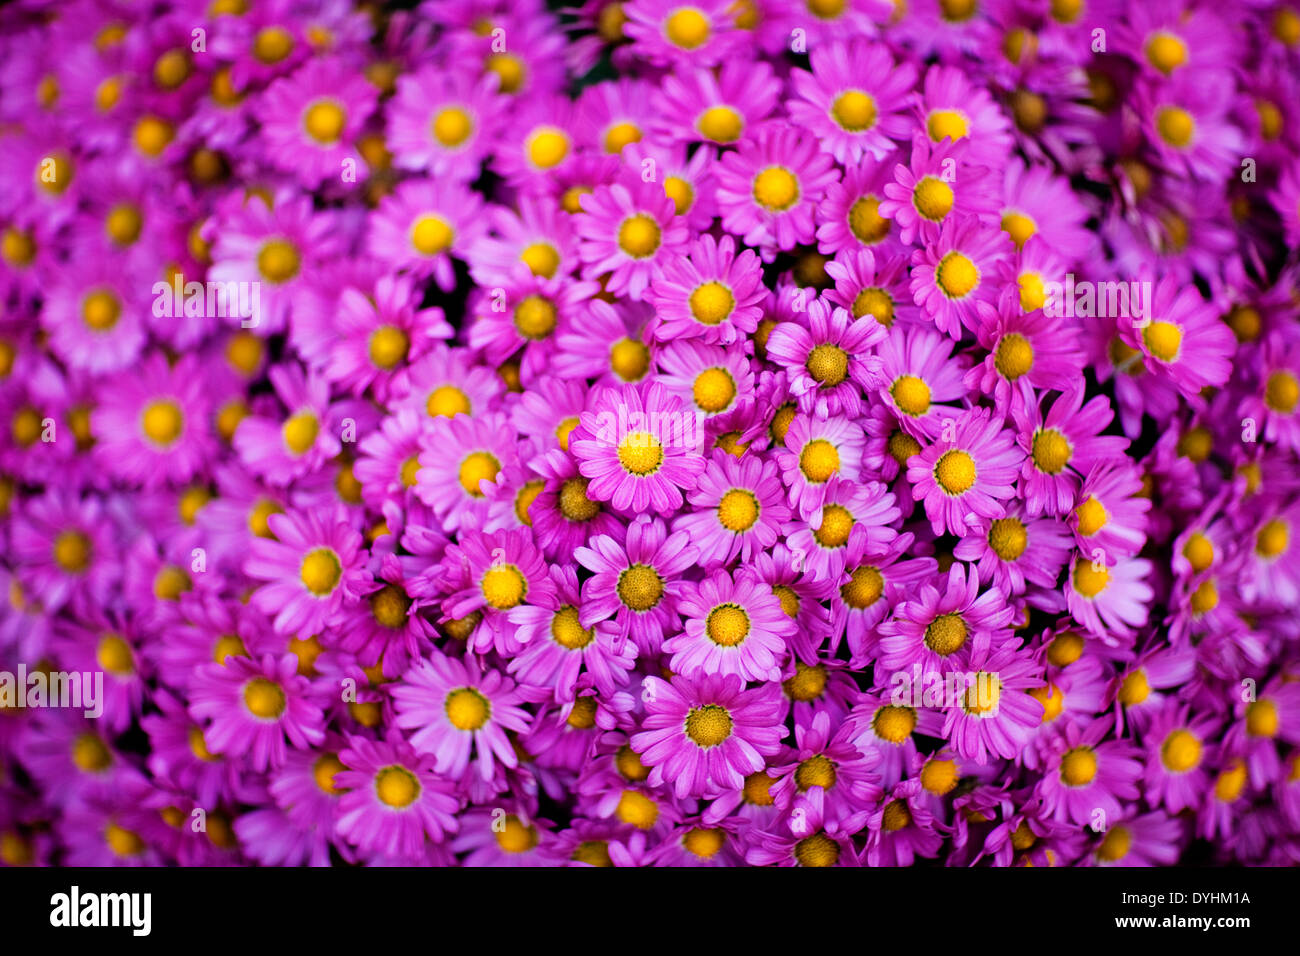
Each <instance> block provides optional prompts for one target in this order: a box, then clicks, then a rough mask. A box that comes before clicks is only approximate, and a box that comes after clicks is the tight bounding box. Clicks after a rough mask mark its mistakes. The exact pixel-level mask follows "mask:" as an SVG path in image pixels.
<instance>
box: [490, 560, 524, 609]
mask: <svg viewBox="0 0 1300 956" xmlns="http://www.w3.org/2000/svg"><path fill="white" fill-rule="evenodd" d="M479 588H480V589H481V590H482V592H483V599H484V600H485V601H487V602H488V604H490V605H491V606H492V607H494V608H497V609H498V610H502V611H504V610H506V609H508V608H512V607H515V606H516V605H518V604H521V603H522V602H523V600H524V596H525V595H526V594H528V581H527V579H526V578H525V577H524V575H523V572H521V571H520V570H519V569H518V568H517V567H515V566H514V565H513V564H498V565H494V566H492V567H490V568H488V569H487V570H486V571H485V572H483V578H482V580H481V581H479Z"/></svg>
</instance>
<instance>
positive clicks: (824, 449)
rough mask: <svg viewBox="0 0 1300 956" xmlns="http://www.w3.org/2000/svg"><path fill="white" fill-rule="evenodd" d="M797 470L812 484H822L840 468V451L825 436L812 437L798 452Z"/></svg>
mask: <svg viewBox="0 0 1300 956" xmlns="http://www.w3.org/2000/svg"><path fill="white" fill-rule="evenodd" d="M799 470H800V471H802V472H803V476H804V478H806V479H807V480H808V481H809V482H810V483H812V484H817V485H820V484H823V483H824V482H827V481H830V480H831V476H832V475H834V474H835V473H836V472H837V471H839V470H840V453H839V451H838V450H837V449H836V448H835V446H834V445H832V444H831V443H830V442H829V441H827V440H826V439H825V438H814V439H813V440H812V441H810V442H809V443H808V444H806V445H804V446H803V451H801V452H800V453H799Z"/></svg>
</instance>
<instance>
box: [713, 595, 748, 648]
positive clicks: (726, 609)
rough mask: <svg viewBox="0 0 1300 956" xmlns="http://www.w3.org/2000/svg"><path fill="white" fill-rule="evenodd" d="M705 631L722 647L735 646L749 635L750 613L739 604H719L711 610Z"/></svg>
mask: <svg viewBox="0 0 1300 956" xmlns="http://www.w3.org/2000/svg"><path fill="white" fill-rule="evenodd" d="M704 632H705V633H706V634H707V635H708V637H709V640H711V641H712V642H713V643H714V644H717V645H718V646H720V647H735V646H736V645H737V644H740V643H742V642H743V641H744V640H745V638H746V637H748V636H749V615H748V614H746V613H745V609H744V608H742V607H741V606H740V605H739V604H719V605H718V606H717V607H715V608H714V609H713V610H712V611H710V612H709V616H708V618H707V620H706V621H705V624H704Z"/></svg>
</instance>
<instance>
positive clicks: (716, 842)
mask: <svg viewBox="0 0 1300 956" xmlns="http://www.w3.org/2000/svg"><path fill="white" fill-rule="evenodd" d="M726 842H727V834H726V831H725V830H722V829H716V828H715V829H712V830H705V829H702V828H701V827H693V828H691V829H690V830H688V831H686V836H684V837H682V846H683V847H685V849H686V851H687V852H688V853H691V854H693V855H694V856H697V857H699V858H700V859H701V860H709V859H712V858H713V857H715V856H717V855H718V853H719V852H720V851H721V850H722V848H723V846H725V845H726Z"/></svg>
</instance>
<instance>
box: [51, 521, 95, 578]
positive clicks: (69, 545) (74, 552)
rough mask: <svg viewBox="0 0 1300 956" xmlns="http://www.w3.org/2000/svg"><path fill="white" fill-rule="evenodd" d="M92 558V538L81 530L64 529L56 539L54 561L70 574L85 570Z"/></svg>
mask: <svg viewBox="0 0 1300 956" xmlns="http://www.w3.org/2000/svg"><path fill="white" fill-rule="evenodd" d="M90 558H91V546H90V539H89V538H87V537H86V536H85V535H84V534H82V533H81V532H80V531H64V532H61V533H60V534H59V536H58V537H57V538H55V539H54V561H55V563H56V564H58V566H59V567H60V568H62V569H63V570H64V571H67V572H68V573H69V574H78V573H80V572H82V571H85V570H86V568H88V567H90Z"/></svg>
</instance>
